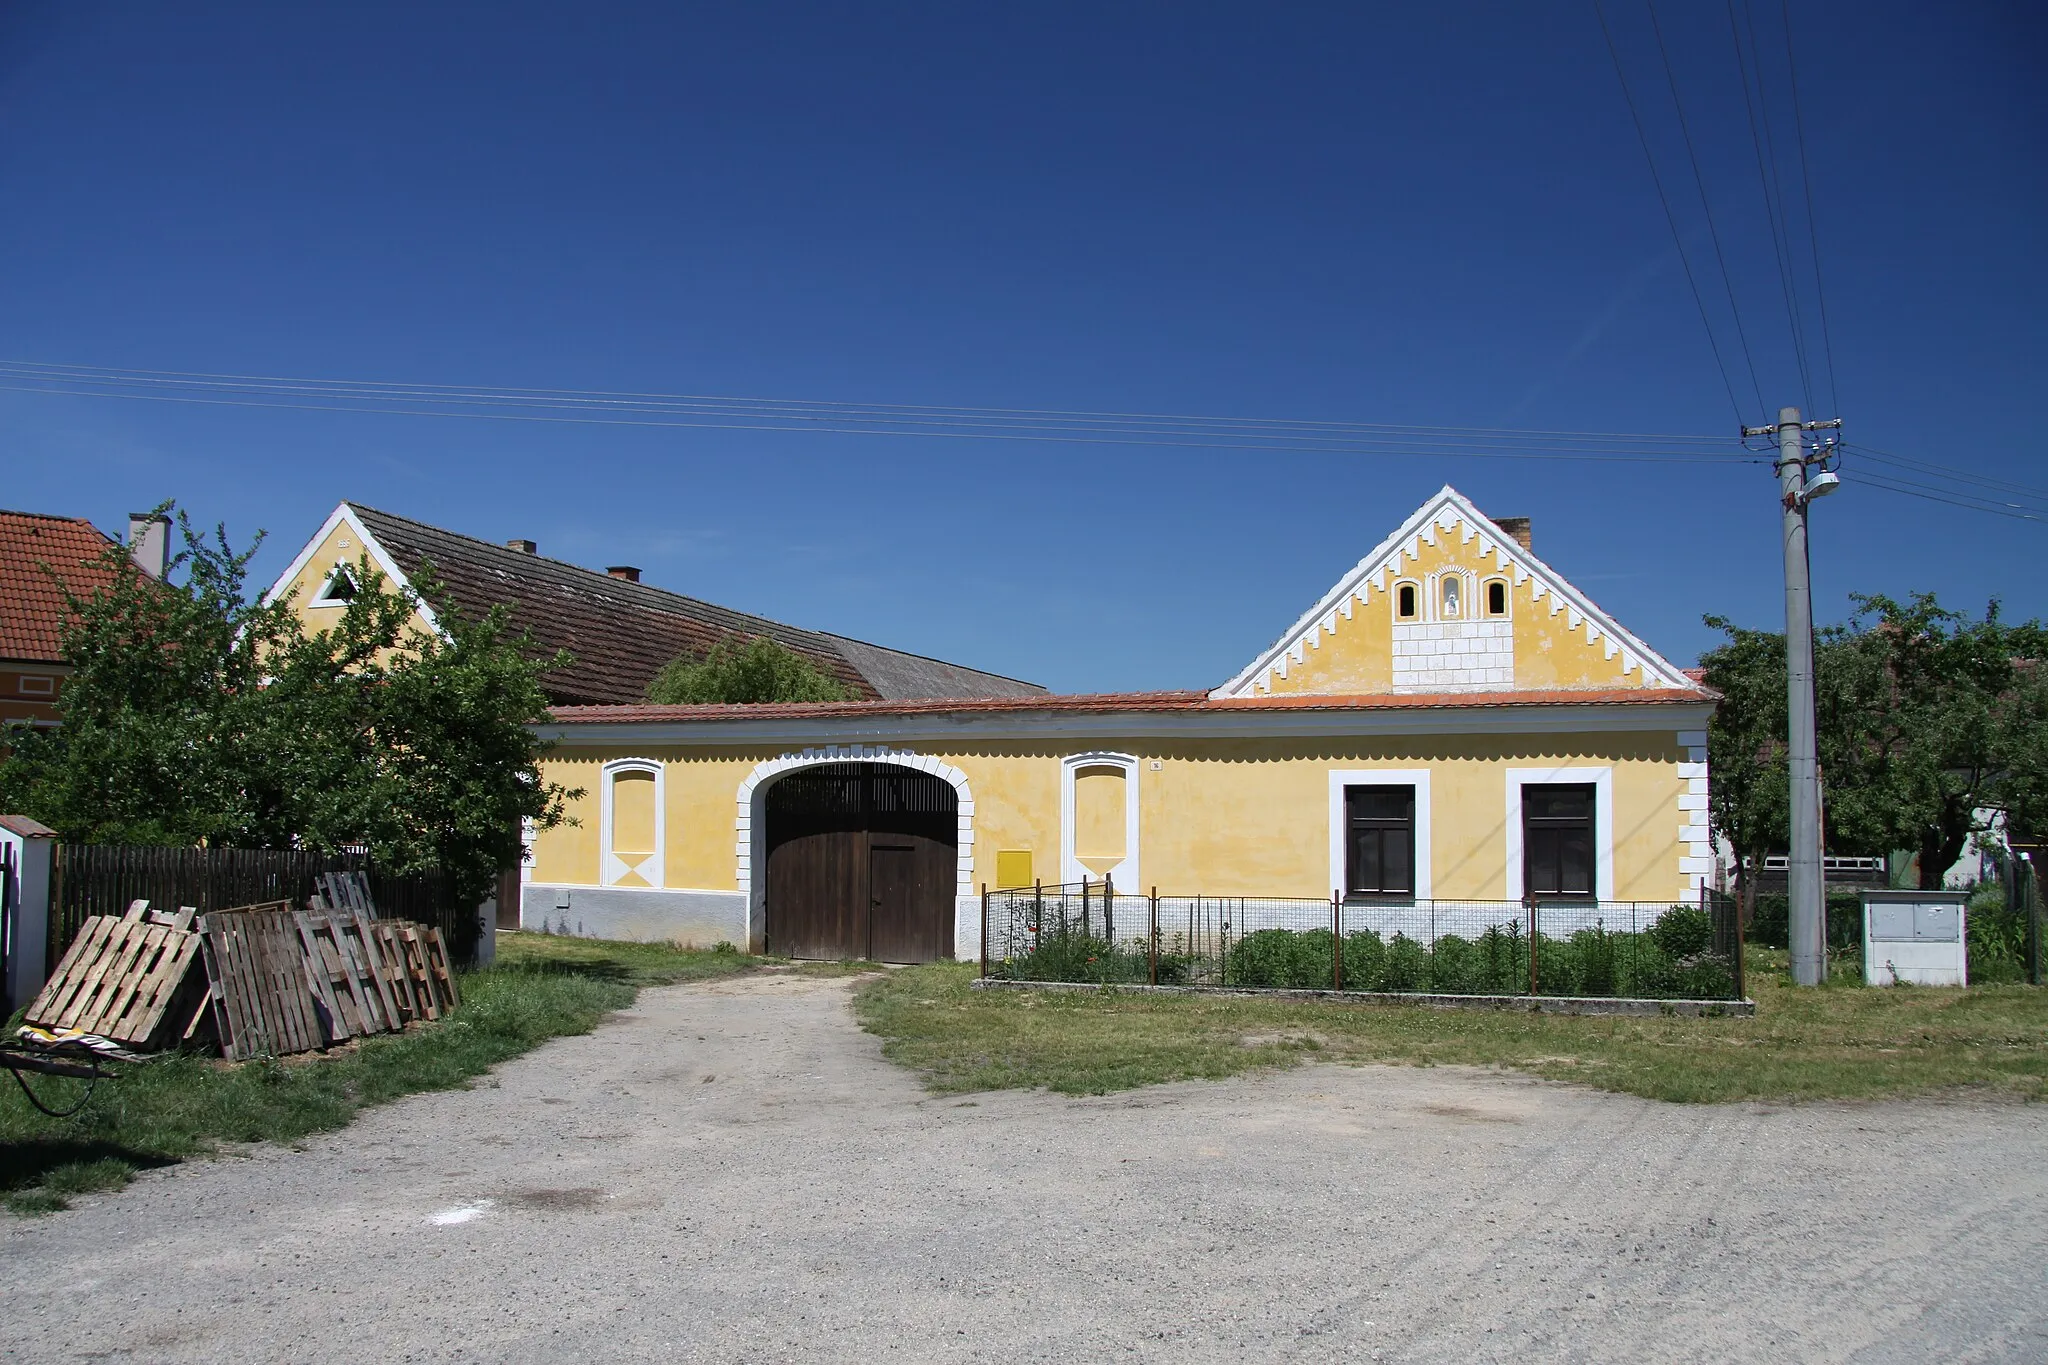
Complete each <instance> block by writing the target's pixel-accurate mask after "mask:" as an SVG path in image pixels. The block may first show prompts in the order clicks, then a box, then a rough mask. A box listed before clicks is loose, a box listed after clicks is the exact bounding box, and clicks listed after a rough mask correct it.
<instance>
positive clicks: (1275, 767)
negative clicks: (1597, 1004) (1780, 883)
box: [521, 487, 1715, 961]
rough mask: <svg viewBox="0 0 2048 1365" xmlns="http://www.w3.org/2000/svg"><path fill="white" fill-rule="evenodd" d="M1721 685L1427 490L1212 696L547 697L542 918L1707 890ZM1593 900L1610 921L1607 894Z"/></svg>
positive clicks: (871, 923)
mask: <svg viewBox="0 0 2048 1365" xmlns="http://www.w3.org/2000/svg"><path fill="white" fill-rule="evenodd" d="M1714 700H1715V699H1714V694H1713V693H1712V692H1710V691H1708V690H1706V689H1705V688H1703V687H1701V686H1700V685H1699V684H1698V683H1697V682H1695V681H1694V680H1693V679H1692V678H1691V677H1689V676H1688V675H1687V674H1686V673H1685V672H1683V671H1682V670H1680V669H1679V668H1677V667H1674V666H1673V665H1672V664H1671V663H1669V662H1668V661H1666V660H1665V659H1663V658H1662V657H1660V656H1659V655H1658V654H1657V653H1656V651H1654V650H1652V649H1651V648H1650V647H1649V646H1648V645H1646V644H1644V643H1643V642H1642V641H1640V640H1638V639H1637V638H1636V637H1635V636H1633V635H1631V634H1630V633H1629V632H1628V631H1627V630H1625V629H1623V628H1622V627H1621V626H1620V625H1619V624H1618V623H1617V622H1615V621H1614V620H1613V619H1612V618H1611V617H1609V616H1608V615H1607V614H1606V613H1604V612H1602V611H1601V610H1600V609H1599V608H1598V607H1596V606H1595V605H1594V604H1593V603H1592V602H1591V601H1590V600H1588V599H1587V598H1586V597H1585V596H1584V595H1583V594H1582V593H1580V592H1579V591H1578V590H1577V589H1575V588H1573V587H1572V586H1571V585H1570V584H1569V583H1567V582H1565V581H1564V579H1563V578H1562V577H1560V576H1559V575H1558V574H1557V573H1556V571H1554V570H1553V569H1551V568H1550V567H1549V566H1548V565H1546V564H1544V563H1543V562H1542V561H1541V560H1539V559H1537V558H1536V557H1535V555H1534V554H1532V553H1531V552H1530V550H1529V547H1528V542H1527V523H1526V522H1519V523H1517V522H1508V523H1506V529H1504V526H1503V524H1502V523H1497V522H1495V521H1492V520H1489V519H1488V518H1487V517H1485V516H1483V515H1482V514H1481V513H1480V512H1479V511H1478V510H1477V509H1475V508H1474V507H1473V506H1472V504H1471V503H1470V502H1468V501H1467V500H1466V499H1465V498H1464V497H1462V496H1461V495H1459V494H1458V493H1457V492H1456V491H1455V490H1453V489H1450V488H1448V487H1447V488H1445V489H1444V490H1443V491H1442V492H1440V493H1438V494H1437V495H1436V496H1435V497H1433V498H1432V499H1430V501H1429V502H1428V503H1427V504H1425V505H1424V506H1423V507H1422V508H1421V509H1420V510H1418V511H1417V512H1416V513H1415V515H1414V516H1412V517H1410V518H1409V519H1408V520H1407V521H1406V522H1405V523H1404V524H1403V525H1402V526H1401V528H1400V529H1399V530H1397V531H1396V532H1394V534H1393V535H1391V536H1389V537H1388V538H1387V539H1386V540H1385V541H1383V542H1382V543H1381V544H1380V545H1379V546H1378V547H1376V548H1375V549H1374V550H1373V551H1372V552H1371V553H1370V554H1368V555H1367V556H1366V557H1365V558H1364V559H1363V560H1361V561H1360V562H1359V563H1358V565H1357V566H1356V567H1355V568H1353V569H1352V570H1351V571H1350V572H1349V573H1347V574H1346V575H1345V576H1344V578H1343V579H1342V580H1341V581H1340V582H1339V583H1337V585H1336V586H1335V587H1333V588H1332V589H1331V590H1330V591H1329V593H1328V594H1326V595H1325V596H1324V597H1323V599H1322V600H1321V601H1319V602H1318V603H1316V605H1315V606H1314V607H1312V608H1311V609H1310V610H1309V611H1308V612H1307V613H1306V614H1304V615H1303V616H1302V617H1301V619H1300V620H1298V621H1297V622H1295V624H1294V625H1293V626H1292V627H1290V628H1289V629H1288V631H1287V632H1286V633H1285V634H1284V635H1282V636H1281V637H1280V638H1279V640H1277V641H1276V642H1275V643H1274V644H1273V645H1272V646H1271V647H1270V648H1269V649H1267V650H1265V651H1264V652H1263V653H1261V654H1260V655H1259V657H1258V658H1256V659H1254V660H1253V661H1252V662H1251V663H1250V664H1249V665H1248V666H1247V667H1246V668H1245V669H1244V671H1243V672H1241V673H1239V674H1238V675H1237V676H1236V677H1235V678H1232V679H1231V680H1230V681H1229V682H1227V683H1225V684H1224V685H1223V686H1221V687H1218V688H1216V689H1215V690H1213V691H1209V692H1169V693H1138V694H1113V695H1102V696H1060V695H1036V696H1015V697H983V698H978V699H967V700H945V699H934V698H922V699H898V700H874V701H863V702H844V703H822V704H803V705H769V706H647V705H604V706H563V707H560V708H558V709H557V711H556V713H555V717H554V724H553V725H551V726H547V727H544V730H545V733H546V735H547V737H549V738H550V739H552V740H554V741H555V742H556V747H555V749H554V750H553V752H552V753H551V754H550V755H549V757H548V758H547V759H546V760H545V764H544V766H545V768H546V771H547V776H548V777H549V779H550V780H552V781H556V782H559V783H561V784H563V785H564V786H567V787H571V788H581V789H583V791H584V796H583V798H582V800H581V801H580V802H578V803H577V804H576V806H575V809H574V814H575V815H576V816H577V817H578V823H577V824H575V825H573V826H565V827H562V828H559V829H555V830H550V831H547V832H544V833H542V834H540V835H539V836H538V837H537V838H536V839H535V840H534V841H533V846H532V858H531V864H530V866H529V867H528V869H527V870H526V874H525V875H526V884H525V885H524V887H523V888H522V893H521V917H522V922H523V923H524V924H525V925H526V926H527V927H530V928H542V927H545V928H549V929H554V930H557V931H564V932H569V933H583V934H592V935H601V936H606V937H627V938H640V939H674V940H678V941H686V942H695V943H698V944H711V943H715V942H718V941H720V940H725V941H730V942H732V943H734V944H739V945H746V946H751V947H753V948H755V949H757V950H759V949H764V948H765V949H767V950H769V951H776V952H785V953H792V954H796V955H804V956H808V955H816V956H837V955H845V956H872V957H878V958H882V959H884V960H896V961H917V960H924V959H929V958H933V957H945V956H959V957H963V958H965V957H973V956H975V955H976V954H977V953H978V952H979V949H980V944H979V934H980V909H979V907H980V899H979V896H980V892H981V890H982V888H983V887H985V886H987V887H1004V886H1028V885H1030V884H1032V883H1033V882H1034V881H1040V880H1042V881H1045V882H1048V883H1052V882H1078V881H1080V880H1082V879H1083V878H1084V877H1086V878H1089V879H1092V880H1096V881H1099V880H1100V879H1102V878H1104V877H1111V878H1113V879H1114V881H1115V883H1116V885H1117V887H1118V888H1119V889H1120V891H1122V892H1141V891H1146V890H1149V889H1151V888H1153V887H1157V888H1158V890H1159V892H1160V894H1161V895H1162V897H1166V898H1169V899H1170V898H1174V897H1188V896H1193V895H1203V896H1245V897H1259V896H1266V897H1322V898H1325V899H1327V898H1329V897H1331V896H1332V895H1333V894H1340V895H1342V896H1344V897H1345V898H1347V899H1348V900H1355V901H1360V902H1366V903H1370V904H1371V905H1373V906H1375V907H1393V908H1394V909H1397V910H1400V911H1402V912H1403V913H1410V912H1412V913H1413V914H1416V915H1422V914H1426V913H1430V912H1431V911H1432V908H1433V907H1447V906H1449V905H1450V904H1451V903H1452V902H1475V903H1477V902H1485V903H1508V904H1512V903H1518V902H1521V901H1522V900H1523V899H1524V898H1525V897H1541V898H1543V899H1545V900H1546V901H1549V902H1561V903H1565V904H1567V905H1569V904H1578V905H1582V906H1583V907H1584V915H1585V917H1586V919H1587V920H1588V922H1590V920H1591V919H1592V918H1594V917H1599V916H1601V915H1603V914H1604V913H1607V912H1604V911H1603V910H1602V908H1601V907H1602V906H1603V905H1607V906H1612V904H1613V903H1614V902H1617V901H1642V902H1664V903H1666V904H1669V903H1670V902H1672V901H1676V900H1679V899H1685V898H1691V897H1694V896H1696V895H1698V893H1699V891H1700V889H1701V887H1702V885H1703V884H1704V883H1705V881H1706V879H1707V877H1708V875H1709V874H1710V873H1711V871H1712V862H1711V860H1710V853H1709V846H1708V835H1707V813H1706V805H1707V766H1706V728H1707V721H1708V717H1709V716H1710V715H1711V713H1712V711H1713V708H1714ZM1609 922H1610V923H1612V921H1611V920H1610V921H1609Z"/></svg>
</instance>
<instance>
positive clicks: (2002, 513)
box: [1857, 474, 2048, 522]
mask: <svg viewBox="0 0 2048 1365" xmlns="http://www.w3.org/2000/svg"><path fill="white" fill-rule="evenodd" d="M1857 482H1858V483H1860V484H1862V485H1863V486H1865V487H1868V488H1881V489H1883V490H1884V491H1885V492H1887V493H1899V494H1902V495H1904V496H1905V497H1909V498H1920V499H1922V500H1923V501H1926V502H1942V503H1947V504H1948V505H1949V506H1950V507H1961V508H1964V509H1965V510H1967V511H1971V512H1989V513H1990V514H1991V515H1993V516H1998V517H2011V518H2013V519H2014V520H2016V521H2041V522H2048V515H2042V514H2037V513H2033V512H2024V511H2013V510H2010V509H2008V508H2005V507H2001V506H1996V505H1992V504H1986V503H1975V502H1965V501H1962V500H1961V499H1959V498H1945V497H1942V496H1940V495H1939V494H1936V493H1922V492H1916V491H1915V490H1913V489H1911V488H1907V487H1904V486H1902V485H1900V484H1894V483H1890V482H1888V481H1886V480H1884V479H1881V478H1877V477H1875V476H1872V475H1869V474H1865V475H1862V476H1861V477H1859V478H1858V480H1857Z"/></svg>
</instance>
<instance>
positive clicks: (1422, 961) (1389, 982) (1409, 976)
mask: <svg viewBox="0 0 2048 1365" xmlns="http://www.w3.org/2000/svg"><path fill="white" fill-rule="evenodd" d="M1380 980H1381V982H1382V984H1381V986H1380V989H1381V990H1383V991H1426V990H1428V989H1430V971H1429V953H1428V951H1427V950H1426V949H1425V948H1423V946H1422V945H1421V944H1420V943H1417V942H1416V941H1415V940H1414V939H1412V938H1410V937H1408V936H1407V935H1406V934H1401V933H1397V934H1395V935H1394V938H1393V941H1392V942H1391V943H1389V944H1387V959H1386V965H1385V967H1383V968H1382V969H1381V972H1380Z"/></svg>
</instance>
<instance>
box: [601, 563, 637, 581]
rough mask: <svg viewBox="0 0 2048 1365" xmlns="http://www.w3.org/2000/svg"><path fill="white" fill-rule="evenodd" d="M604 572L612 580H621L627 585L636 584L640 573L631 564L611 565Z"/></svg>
mask: <svg viewBox="0 0 2048 1365" xmlns="http://www.w3.org/2000/svg"><path fill="white" fill-rule="evenodd" d="M605 572H606V573H608V574H610V575H611V576H612V577H613V578H621V579H624V580H625V581H626V582H628V583H638V582H639V581H640V571H639V570H638V569H636V568H634V567H633V566H632V565H631V564H613V565H611V566H609V567H607V568H606V569H605Z"/></svg>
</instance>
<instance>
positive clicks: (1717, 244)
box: [1644, 0, 1764, 409]
mask: <svg viewBox="0 0 2048 1365" xmlns="http://www.w3.org/2000/svg"><path fill="white" fill-rule="evenodd" d="M1644 7H1645V8H1647V9H1648V10H1649V12H1650V29H1651V31H1652V32H1653V33H1655V34H1656V37H1657V55H1658V56H1659V57H1661V58H1662V59H1663V62H1664V80H1665V82H1666V83H1667V84H1668V85H1669V86H1670V87H1671V107H1672V108H1673V109H1674V110H1676V111H1677V113H1678V133H1679V136H1680V137H1681V138H1682V139H1684V141H1685V155H1686V159H1687V160H1689V161H1690V162H1691V163H1692V178H1693V183H1694V184H1695V185H1696V186H1698V188H1699V192H1700V211H1701V212H1702V213H1704V214H1705V215H1706V219H1707V239H1708V240H1709V241H1711V242H1712V243H1713V244H1714V259H1715V261H1716V262H1718V263H1719V265H1720V267H1721V286H1722V288H1723V289H1724V290H1726V291H1727V294H1728V312H1729V314H1730V315H1731V316H1732V317H1733V318H1734V319H1735V337H1736V340H1738V341H1740V342H1741V343H1742V358H1743V360H1744V362H1745V363H1747V364H1748V366H1749V382H1750V386H1751V387H1752V388H1754V389H1755V390H1756V405H1757V407H1758V408H1759V409H1761V408H1763V406H1764V388H1763V385H1762V384H1761V383H1759V382H1758V380H1757V377H1756V357H1755V356H1754V355H1752V354H1751V353H1750V349H1749V336H1748V334H1747V333H1746V332H1745V331H1744V330H1743V326H1742V310H1741V309H1740V308H1739V307H1737V306H1736V303H1735V277H1734V276H1733V275H1731V274H1730V273H1729V271H1728V257H1727V254H1726V253H1725V252H1723V251H1722V250H1721V233H1720V230H1719V229H1718V228H1716V227H1715V226H1714V206H1713V202H1712V201H1711V200H1710V199H1709V198H1708V196H1707V178H1706V176H1705V174H1704V173H1702V172H1701V170H1700V158H1699V153H1698V152H1696V151H1695V150H1694V149H1693V145H1692V129H1691V127H1690V126H1689V125H1688V124H1687V123H1686V118H1685V102H1684V101H1683V100H1682V99H1680V98H1679V94H1678V76H1677V73H1676V72H1674V71H1673V70H1672V69H1671V53H1670V51H1669V49H1667V48H1666V47H1665V46H1664V26H1663V25H1662V24H1661V23H1659V22H1658V20H1657V3H1656V0H1644Z"/></svg>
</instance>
